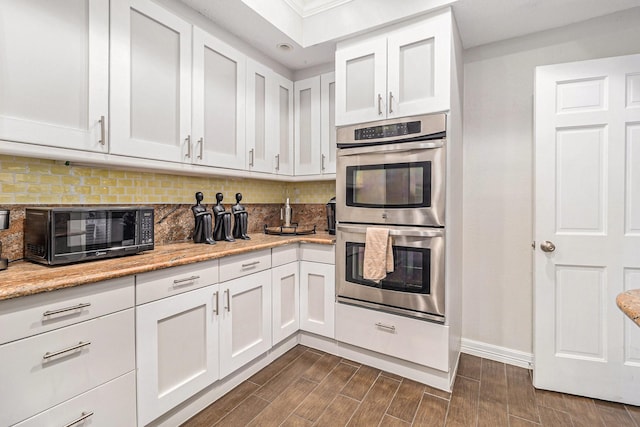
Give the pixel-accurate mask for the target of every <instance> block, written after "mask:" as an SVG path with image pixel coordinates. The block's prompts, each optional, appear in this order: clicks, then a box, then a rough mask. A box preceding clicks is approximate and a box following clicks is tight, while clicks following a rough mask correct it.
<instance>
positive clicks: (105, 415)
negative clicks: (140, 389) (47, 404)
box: [16, 371, 136, 427]
mask: <svg viewBox="0 0 640 427" xmlns="http://www.w3.org/2000/svg"><path fill="white" fill-rule="evenodd" d="M75 425H85V426H89V425H90V426H91V427H113V426H135V425H136V375H135V373H134V372H133V371H131V372H129V373H128V374H125V375H123V376H121V377H118V378H116V379H115V380H112V381H109V382H108V383H106V384H103V385H101V386H99V387H96V388H94V389H92V390H90V391H88V392H86V393H83V394H81V395H80V396H76V397H74V398H73V399H69V400H67V401H66V402H64V403H61V404H60V405H58V406H54V407H53V408H51V409H48V410H46V411H44V412H41V413H40V414H38V415H36V416H34V417H31V418H29V419H27V420H25V421H23V422H21V423H19V424H16V427H42V426H75Z"/></svg>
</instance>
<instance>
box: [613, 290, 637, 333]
mask: <svg viewBox="0 0 640 427" xmlns="http://www.w3.org/2000/svg"><path fill="white" fill-rule="evenodd" d="M616 304H618V307H620V310H622V311H623V312H624V314H626V315H627V316H629V318H630V319H631V320H633V321H634V322H636V324H637V325H638V326H640V289H632V290H630V291H626V292H623V293H621V294H619V295H618V296H617V297H616Z"/></svg>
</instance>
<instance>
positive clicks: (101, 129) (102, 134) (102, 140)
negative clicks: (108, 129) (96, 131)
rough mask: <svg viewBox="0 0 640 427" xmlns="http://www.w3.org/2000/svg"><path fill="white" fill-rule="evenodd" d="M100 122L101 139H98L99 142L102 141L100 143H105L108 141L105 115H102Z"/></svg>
mask: <svg viewBox="0 0 640 427" xmlns="http://www.w3.org/2000/svg"><path fill="white" fill-rule="evenodd" d="M98 122H99V123H100V139H99V140H98V142H99V143H100V145H105V144H106V143H107V141H106V138H105V136H104V132H105V130H104V126H105V124H104V116H100V120H98Z"/></svg>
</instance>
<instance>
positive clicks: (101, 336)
mask: <svg viewBox="0 0 640 427" xmlns="http://www.w3.org/2000/svg"><path fill="white" fill-rule="evenodd" d="M83 344H86V345H83ZM75 347H77V349H75V350H74V348H75ZM56 353H59V354H57V355H56ZM0 360H1V361H2V363H1V364H0V396H2V399H0V425H3V426H4V425H11V424H13V423H15V422H18V421H21V420H24V419H25V418H27V417H30V416H32V415H34V414H37V413H38V412H40V411H43V410H45V409H48V408H50V407H52V406H54V405H57V404H59V403H61V402H64V401H65V400H67V399H69V398H71V397H73V396H77V395H79V394H81V393H84V392H85V391H87V390H90V389H91V388H94V387H96V386H98V385H100V384H103V383H105V382H107V381H109V380H112V379H114V378H116V377H118V376H120V375H123V374H125V373H127V372H129V371H132V370H133V369H134V367H135V356H134V316H133V309H132V308H130V309H127V310H124V311H119V312H117V313H114V314H110V315H108V316H103V317H98V318H97V319H92V320H87V321H86V322H82V323H78V324H75V325H71V326H67V327H65V328H61V329H56V330H55V331H51V332H47V333H45V334H40V335H36V336H34V337H30V338H25V339H22V340H18V341H14V342H11V343H8V344H4V345H3V346H0Z"/></svg>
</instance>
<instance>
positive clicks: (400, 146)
mask: <svg viewBox="0 0 640 427" xmlns="http://www.w3.org/2000/svg"><path fill="white" fill-rule="evenodd" d="M444 143H445V139H436V140H431V141H416V142H399V143H391V144H375V145H374V146H373V147H372V146H371V145H364V146H362V147H349V148H339V149H338V155H339V156H355V155H359V154H363V153H364V154H369V153H375V154H380V153H402V152H405V151H413V150H425V149H433V148H442V147H444Z"/></svg>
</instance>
